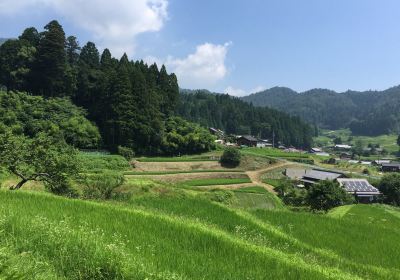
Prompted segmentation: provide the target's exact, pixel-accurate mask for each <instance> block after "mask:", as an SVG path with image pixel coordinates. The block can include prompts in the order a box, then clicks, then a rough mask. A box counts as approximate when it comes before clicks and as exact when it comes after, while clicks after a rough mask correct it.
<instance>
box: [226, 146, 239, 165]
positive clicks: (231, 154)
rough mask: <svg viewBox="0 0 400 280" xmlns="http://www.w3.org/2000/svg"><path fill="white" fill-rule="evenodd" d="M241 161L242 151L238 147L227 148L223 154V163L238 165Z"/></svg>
mask: <svg viewBox="0 0 400 280" xmlns="http://www.w3.org/2000/svg"><path fill="white" fill-rule="evenodd" d="M240 161H241V154H240V151H239V150H238V149H236V148H232V147H230V148H226V149H225V150H224V153H223V154H222V156H221V165H223V166H227V167H237V166H239V164H240Z"/></svg>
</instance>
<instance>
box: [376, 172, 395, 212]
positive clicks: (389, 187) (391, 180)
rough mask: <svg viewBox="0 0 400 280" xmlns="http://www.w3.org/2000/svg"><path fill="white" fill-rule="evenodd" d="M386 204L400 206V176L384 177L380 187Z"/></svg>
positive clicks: (393, 174)
mask: <svg viewBox="0 0 400 280" xmlns="http://www.w3.org/2000/svg"><path fill="white" fill-rule="evenodd" d="M378 189H379V191H381V192H382V193H383V195H384V200H385V202H386V203H389V204H393V205H396V206H400V174H397V173H392V174H387V175H385V176H383V178H382V179H381V181H380V182H379V185H378Z"/></svg>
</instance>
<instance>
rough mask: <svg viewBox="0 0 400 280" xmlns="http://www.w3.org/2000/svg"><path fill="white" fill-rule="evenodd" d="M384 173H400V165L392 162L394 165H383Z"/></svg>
mask: <svg viewBox="0 0 400 280" xmlns="http://www.w3.org/2000/svg"><path fill="white" fill-rule="evenodd" d="M382 171H383V172H400V163H397V162H392V163H384V164H382Z"/></svg>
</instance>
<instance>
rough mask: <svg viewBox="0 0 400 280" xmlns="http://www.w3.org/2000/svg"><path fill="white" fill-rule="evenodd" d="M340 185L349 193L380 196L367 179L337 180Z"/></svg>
mask: <svg viewBox="0 0 400 280" xmlns="http://www.w3.org/2000/svg"><path fill="white" fill-rule="evenodd" d="M337 181H338V182H339V184H340V185H341V186H342V187H344V188H345V190H346V191H347V192H348V193H354V192H356V193H357V194H365V195H378V194H380V192H379V190H378V189H377V188H375V187H374V186H372V185H371V184H370V183H369V182H368V181H367V180H366V179H344V178H339V179H337Z"/></svg>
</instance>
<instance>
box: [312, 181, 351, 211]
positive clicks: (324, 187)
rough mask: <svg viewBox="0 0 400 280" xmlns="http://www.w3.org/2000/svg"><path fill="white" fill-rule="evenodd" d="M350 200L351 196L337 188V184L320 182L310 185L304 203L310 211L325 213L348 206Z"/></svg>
mask: <svg viewBox="0 0 400 280" xmlns="http://www.w3.org/2000/svg"><path fill="white" fill-rule="evenodd" d="M351 199H352V198H351V196H349V195H348V194H347V192H346V191H345V190H344V189H343V188H342V187H340V186H339V183H336V182H333V181H322V182H320V183H318V184H315V185H312V186H311V187H310V189H309V190H308V193H307V196H306V202H307V204H308V205H309V206H310V207H311V209H312V210H323V211H325V212H327V211H328V210H329V209H331V208H334V207H337V206H341V205H344V204H348V203H350V202H351Z"/></svg>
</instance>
